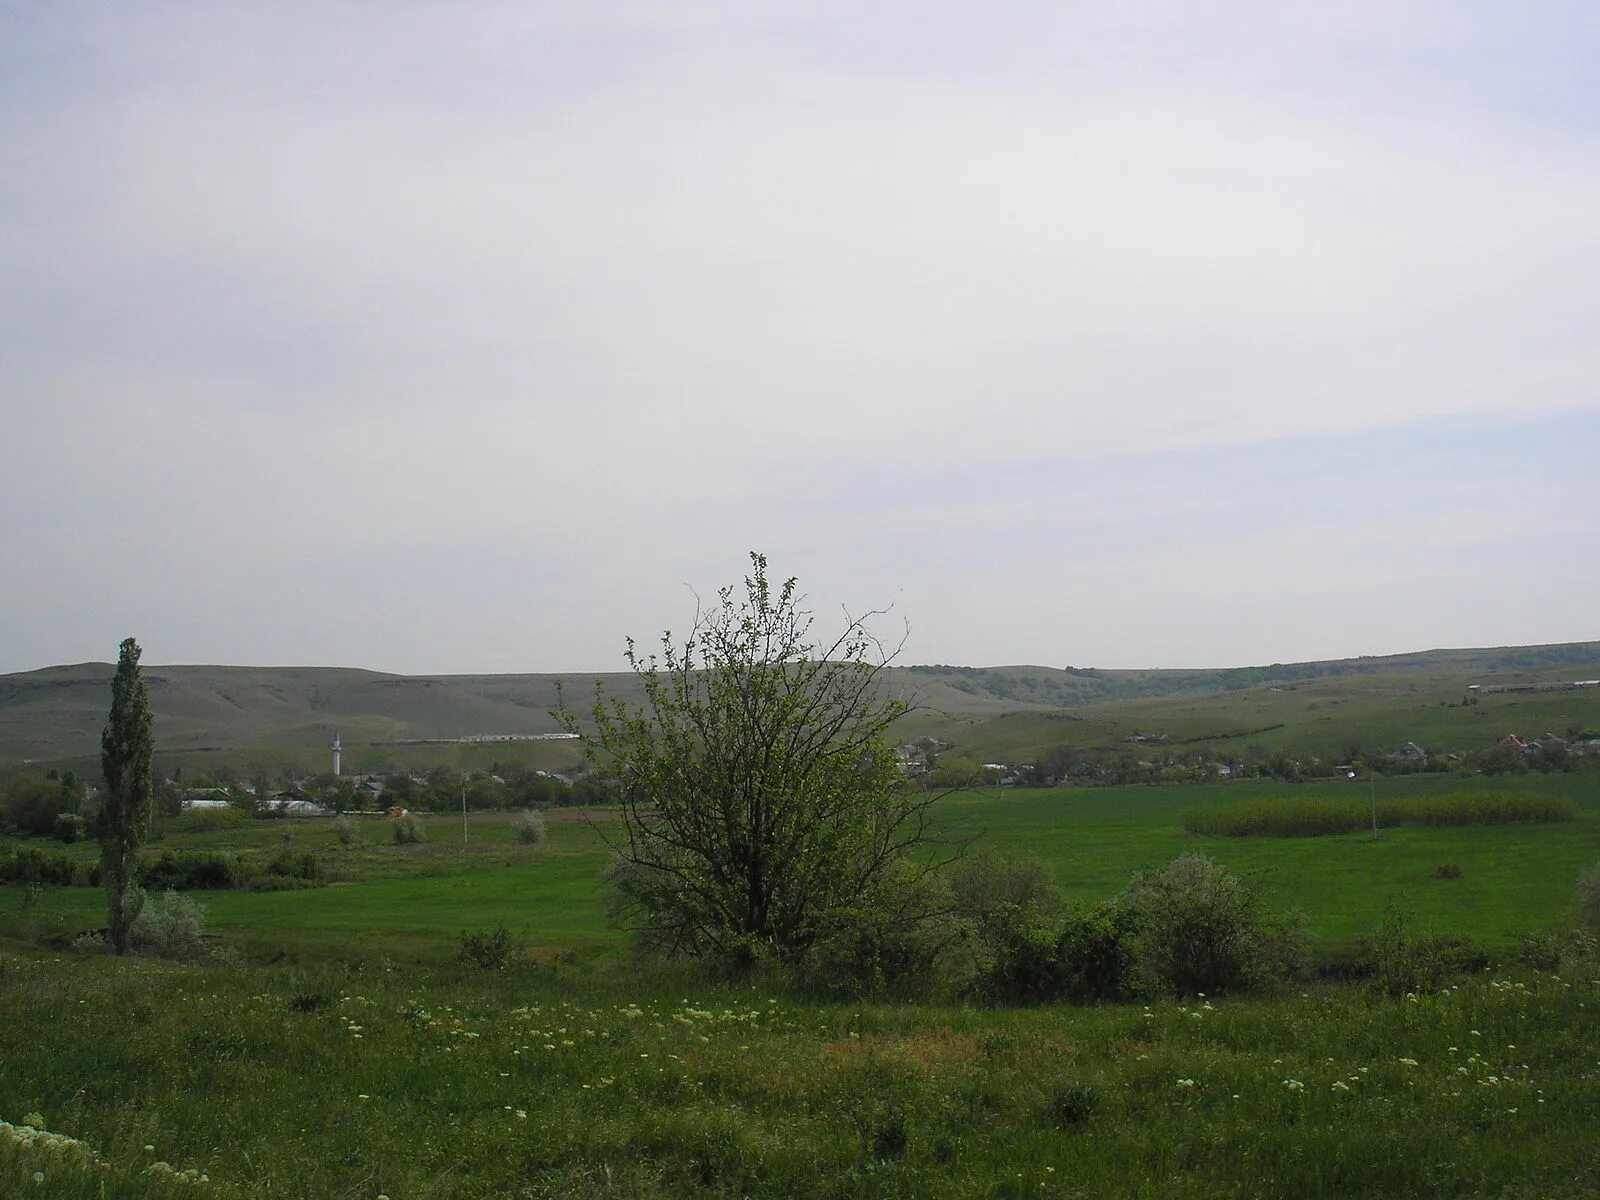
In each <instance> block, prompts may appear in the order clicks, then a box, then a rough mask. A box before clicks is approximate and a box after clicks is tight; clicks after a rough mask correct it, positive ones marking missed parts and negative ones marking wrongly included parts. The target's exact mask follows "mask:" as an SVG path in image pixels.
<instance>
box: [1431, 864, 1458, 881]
mask: <svg viewBox="0 0 1600 1200" xmlns="http://www.w3.org/2000/svg"><path fill="white" fill-rule="evenodd" d="M1433 876H1434V878H1435V879H1460V878H1461V867H1460V865H1459V864H1457V863H1441V864H1439V866H1437V867H1435V868H1434V869H1433Z"/></svg>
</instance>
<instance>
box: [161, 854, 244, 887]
mask: <svg viewBox="0 0 1600 1200" xmlns="http://www.w3.org/2000/svg"><path fill="white" fill-rule="evenodd" d="M247 880H248V875H247V873H246V871H245V868H244V865H243V864H242V863H240V861H239V860H238V859H237V858H235V857H234V856H233V855H231V854H223V853H220V852H218V851H182V852H177V853H174V852H173V851H171V850H163V851H162V852H161V857H159V858H157V859H156V860H155V861H154V862H151V861H149V860H145V861H144V862H142V863H140V865H139V884H140V886H142V887H144V888H145V889H146V890H148V891H185V892H192V891H218V890H222V889H225V888H236V887H243V886H244V885H245V883H246V882H247Z"/></svg>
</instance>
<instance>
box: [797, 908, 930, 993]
mask: <svg viewBox="0 0 1600 1200" xmlns="http://www.w3.org/2000/svg"><path fill="white" fill-rule="evenodd" d="M943 935H944V930H943V928H942V927H941V926H938V925H936V924H934V923H931V922H926V921H918V920H909V919H906V918H904V917H903V916H901V915H900V914H899V913H897V912H896V911H895V910H894V909H893V908H891V907H888V906H885V905H864V906H862V907H860V908H845V909H839V910H837V911H835V912H833V913H830V914H829V918H828V921H827V922H826V924H825V925H824V926H823V927H822V929H821V930H820V932H819V934H818V936H817V938H816V940H815V941H813V942H812V944H811V946H810V947H809V949H808V950H807V951H806V953H805V955H804V956H803V957H802V958H801V960H800V961H799V962H798V963H797V964H796V968H797V970H796V974H797V976H798V979H799V982H800V983H801V984H802V985H803V986H805V987H806V988H808V989H810V990H812V991H815V992H818V993H821V994H824V995H833V996H856V997H862V996H877V995H882V994H884V993H886V992H900V993H904V992H913V991H918V990H922V989H925V988H927V987H928V986H930V985H931V984H932V983H933V981H934V979H935V978H936V976H937V974H938V972H939V969H940V967H941V965H942V962H941V960H942V956H943V950H944V944H943V942H944V937H943Z"/></svg>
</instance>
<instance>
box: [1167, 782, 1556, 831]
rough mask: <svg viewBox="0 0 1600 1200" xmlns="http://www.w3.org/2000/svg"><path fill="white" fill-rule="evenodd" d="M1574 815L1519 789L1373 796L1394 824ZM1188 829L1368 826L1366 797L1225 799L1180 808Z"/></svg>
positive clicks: (1385, 822)
mask: <svg viewBox="0 0 1600 1200" xmlns="http://www.w3.org/2000/svg"><path fill="white" fill-rule="evenodd" d="M1575 814H1576V809H1575V807H1574V806H1573V803H1572V801H1571V800H1568V799H1567V798H1566V797H1564V796H1534V795H1528V794H1526V793H1520V792H1498V791H1497V792H1452V793H1449V794H1447V795H1442V796H1401V797H1390V798H1387V799H1383V800H1379V801H1378V806H1377V821H1378V824H1379V825H1382V826H1395V825H1432V826H1440V825H1509V824H1515V823H1519V822H1522V823H1540V824H1542V823H1549V822H1556V821H1570V820H1572V819H1573V817H1574V815H1575ZM1181 820H1182V822H1183V827H1184V829H1185V830H1187V831H1188V832H1189V833H1194V834H1200V835H1202V836H1206V837H1316V836H1320V835H1329V834H1341V833H1359V832H1360V831H1362V830H1364V829H1371V828H1372V821H1373V810H1372V805H1371V802H1370V800H1368V799H1367V798H1365V797H1361V796H1354V795H1352V796H1306V797H1292V796H1272V797H1268V798H1266V799H1261V800H1230V801H1226V802H1224V803H1221V804H1212V805H1207V806H1205V807H1203V808H1191V809H1188V810H1186V811H1185V812H1184V813H1183V814H1182V817H1181Z"/></svg>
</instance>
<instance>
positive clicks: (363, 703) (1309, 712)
mask: <svg viewBox="0 0 1600 1200" xmlns="http://www.w3.org/2000/svg"><path fill="white" fill-rule="evenodd" d="M111 674H112V666H111V664H109V663H79V664H75V665H71V666H58V667H47V668H43V669H41V670H36V671H27V672H20V673H16V674H10V675H3V676H0V765H6V766H9V767H11V768H13V769H14V768H16V767H17V766H20V765H23V764H44V763H61V764H89V763H92V762H93V761H94V759H95V756H96V755H97V753H98V746H99V735H100V729H101V727H102V725H103V724H104V722H105V715H106V707H107V703H108V696H109V688H110V679H111ZM1596 675H1600V642H1576V643H1565V644H1561V645H1549V646H1512V647H1495V648H1490V649H1478V650H1431V651H1424V652H1420V653H1415V654H1402V655H1392V656H1386V657H1372V658H1353V659H1339V660H1330V661H1325V662H1309V663H1281V664H1273V665H1270V666H1259V667H1237V668H1225V669H1218V670H1142V671H1137V670H1127V671H1125V670H1097V669H1093V668H1077V667H1065V668H1052V667H1040V666H1005V667H961V666H938V665H935V666H909V667H895V668H892V669H891V670H890V671H889V672H888V674H887V676H886V679H887V684H888V687H889V688H890V689H891V690H892V691H893V692H894V693H895V694H896V695H898V696H900V697H902V698H904V699H907V700H908V701H910V702H912V703H913V704H914V705H915V706H916V711H915V712H913V713H912V714H911V715H910V716H909V717H907V718H906V719H905V727H906V729H907V731H908V732H914V733H923V732H927V733H936V734H938V735H939V736H941V737H943V738H945V739H946V740H951V741H954V742H955V743H956V744H957V745H958V746H960V747H961V748H962V750H963V751H965V752H970V753H973V754H977V755H981V756H984V757H996V758H1009V759H1024V758H1028V757H1030V756H1032V755H1034V754H1037V753H1038V752H1040V751H1041V750H1043V749H1045V748H1048V747H1050V746H1053V745H1062V744H1070V745H1077V746H1091V745H1106V744H1113V743H1116V742H1118V741H1120V740H1122V739H1125V738H1127V737H1129V736H1132V735H1135V734H1138V735H1144V736H1148V737H1150V738H1151V739H1152V740H1161V741H1163V742H1165V743H1168V744H1172V745H1182V744H1185V743H1190V742H1201V741H1204V742H1209V743H1215V744H1216V748H1217V749H1219V750H1225V749H1233V748H1237V747H1240V746H1242V745H1243V744H1245V743H1246V742H1251V743H1254V744H1262V745H1266V746H1269V747H1271V746H1278V745H1284V746H1290V745H1293V746H1303V747H1305V748H1308V749H1313V750H1315V749H1316V748H1328V749H1331V748H1333V747H1335V746H1337V745H1340V744H1344V743H1348V742H1350V741H1373V742H1376V743H1380V744H1381V743H1383V742H1384V741H1386V740H1394V739H1405V738H1415V739H1417V740H1426V741H1432V742H1435V743H1438V744H1440V745H1444V746H1451V747H1455V746H1471V745H1477V744H1480V743H1481V742H1482V741H1483V739H1484V738H1486V737H1490V736H1491V734H1492V736H1496V737H1497V736H1501V735H1503V734H1504V733H1506V732H1509V731H1511V730H1512V729H1518V728H1520V729H1521V730H1523V731H1525V732H1534V733H1537V732H1542V731H1543V730H1544V729H1545V728H1555V729H1557V730H1558V731H1559V730H1560V729H1562V728H1566V727H1569V726H1572V725H1574V724H1577V725H1581V726H1588V727H1593V726H1595V725H1600V689H1592V690H1587V691H1581V692H1579V691H1574V692H1555V693H1548V694H1534V695H1514V694H1513V695H1494V696H1486V697H1484V699H1483V702H1482V703H1480V704H1477V705H1474V706H1472V707H1470V708H1469V707H1465V706H1462V705H1461V704H1460V701H1461V699H1462V698H1463V695H1464V694H1465V690H1466V688H1467V687H1468V685H1470V684H1472V683H1482V684H1490V685H1493V684H1502V685H1503V684H1515V683H1528V682H1547V681H1555V680H1576V679H1582V678H1592V677H1594V676H1596ZM145 678H146V680H147V682H148V684H149V687H150V699H151V705H152V708H153V709H154V711H155V715H156V738H157V743H158V745H159V747H160V749H161V752H162V754H163V755H167V756H172V755H183V756H184V758H185V759H186V760H187V759H190V758H195V759H197V760H199V761H205V760H208V759H209V760H212V761H217V760H220V759H225V758H227V756H229V755H236V756H243V757H248V758H251V759H255V760H259V761H263V762H272V763H274V764H276V763H277V762H288V761H294V762H305V763H320V762H321V761H322V756H323V752H324V748H325V747H326V745H327V743H328V741H329V739H330V738H331V737H332V736H333V734H334V733H335V732H337V733H338V734H339V735H340V736H341V738H342V739H343V741H344V743H345V745H346V747H347V762H348V763H349V764H350V766H351V768H353V769H377V768H376V767H375V766H374V767H367V766H365V765H363V763H364V760H367V761H371V762H373V763H376V762H378V761H380V760H384V759H388V760H392V761H402V760H404V761H408V762H409V761H421V759H419V755H421V756H422V757H423V758H425V757H426V750H427V749H431V750H432V752H433V753H434V755H435V757H437V754H438V749H439V748H438V747H431V748H418V747H410V748H408V749H406V750H405V751H404V752H403V753H402V752H401V749H400V748H399V747H400V746H401V744H404V743H412V742H416V741H419V740H428V739H457V738H468V737H477V736H484V735H521V736H529V735H537V734H549V733H553V732H556V730H557V726H556V723H555V721H554V720H553V719H552V718H551V716H550V710H551V709H552V708H554V707H555V706H556V704H557V686H558V684H562V683H564V684H565V686H566V694H567V698H568V702H569V704H572V705H574V706H575V707H580V708H581V707H586V706H587V705H588V704H589V703H590V702H591V699H592V696H593V684H594V681H595V680H596V679H598V680H600V681H601V682H603V683H604V685H605V686H606V688H607V690H608V691H609V692H611V693H612V694H618V695H622V696H624V697H627V698H629V699H637V698H638V697H639V694H640V691H639V687H638V683H637V680H635V678H634V677H633V676H632V675H631V674H627V673H619V674H604V675H598V676H592V675H591V676H585V675H566V676H560V675H553V674H524V675H393V674H385V673H383V672H379V671H367V670H360V669H356V668H344V667H239V666H149V667H147V668H146V669H145ZM1502 726H1504V728H1502ZM1491 740H1492V738H1491ZM523 745H528V744H523ZM531 745H532V746H534V747H537V748H538V754H540V755H542V756H543V757H544V758H545V759H547V760H549V761H552V762H554V761H558V760H561V759H562V758H563V757H564V758H566V759H570V758H571V756H572V753H573V751H572V748H571V747H570V745H569V746H566V747H562V746H561V745H560V744H559V743H532V744H531ZM502 750H503V748H502ZM240 765H243V764H242V763H241V764H240Z"/></svg>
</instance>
